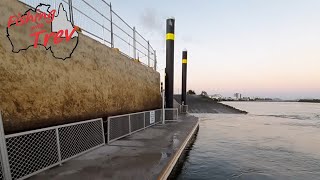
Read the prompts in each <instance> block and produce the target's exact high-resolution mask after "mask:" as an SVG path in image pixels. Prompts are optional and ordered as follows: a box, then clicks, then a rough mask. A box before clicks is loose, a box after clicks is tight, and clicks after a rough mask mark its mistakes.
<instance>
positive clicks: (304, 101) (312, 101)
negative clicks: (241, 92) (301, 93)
mask: <svg viewBox="0 0 320 180" xmlns="http://www.w3.org/2000/svg"><path fill="white" fill-rule="evenodd" d="M219 102H298V103H320V100H283V101H244V100H223V101H219Z"/></svg>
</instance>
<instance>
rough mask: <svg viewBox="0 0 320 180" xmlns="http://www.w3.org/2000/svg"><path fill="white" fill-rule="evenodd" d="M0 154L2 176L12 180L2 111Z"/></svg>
mask: <svg viewBox="0 0 320 180" xmlns="http://www.w3.org/2000/svg"><path fill="white" fill-rule="evenodd" d="M0 153H1V158H0V160H1V167H2V174H3V178H4V179H5V180H11V179H12V177H11V171H10V164H9V158H8V151H7V145H6V138H5V134H4V129H3V122H2V116H1V111H0Z"/></svg>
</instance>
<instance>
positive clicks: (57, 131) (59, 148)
mask: <svg viewBox="0 0 320 180" xmlns="http://www.w3.org/2000/svg"><path fill="white" fill-rule="evenodd" d="M56 138H57V148H58V159H59V162H60V166H62V163H61V147H60V138H59V130H58V128H56Z"/></svg>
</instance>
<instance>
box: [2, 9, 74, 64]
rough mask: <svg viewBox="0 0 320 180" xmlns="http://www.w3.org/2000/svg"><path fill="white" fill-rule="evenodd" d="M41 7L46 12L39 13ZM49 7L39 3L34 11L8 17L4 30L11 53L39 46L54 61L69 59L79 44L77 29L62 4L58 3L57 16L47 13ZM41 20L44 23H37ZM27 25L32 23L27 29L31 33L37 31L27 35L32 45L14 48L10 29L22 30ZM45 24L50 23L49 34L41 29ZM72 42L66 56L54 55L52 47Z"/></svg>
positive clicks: (54, 11) (52, 11)
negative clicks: (49, 54) (49, 53)
mask: <svg viewBox="0 0 320 180" xmlns="http://www.w3.org/2000/svg"><path fill="white" fill-rule="evenodd" d="M42 7H46V8H47V9H46V11H47V12H41V11H40V8H42ZM50 7H51V5H48V4H43V3H40V4H39V5H38V6H37V7H36V8H35V10H33V9H29V10H27V11H26V12H25V13H24V14H23V15H20V13H19V14H18V16H10V17H9V19H8V25H7V28H6V30H7V37H8V39H9V41H10V43H11V46H12V52H13V53H19V52H20V51H23V50H28V49H29V48H30V47H34V48H37V47H38V45H39V46H43V47H45V49H46V50H50V51H51V53H52V56H53V57H54V58H56V59H62V60H66V59H68V58H71V56H72V54H73V52H74V50H75V49H76V47H77V46H78V43H79V35H78V32H77V31H76V30H77V29H78V27H77V26H74V25H73V24H72V23H71V22H70V21H69V20H68V17H67V12H66V11H65V9H64V7H63V4H62V3H60V5H59V9H58V13H57V15H55V14H56V10H51V11H49V9H50ZM31 13H33V14H31ZM41 20H44V22H43V23H39V22H38V21H41ZM29 23H33V24H32V25H31V27H29V28H30V30H31V31H36V30H38V31H36V32H34V33H31V34H29V36H30V37H32V38H33V42H32V44H31V45H27V47H23V48H16V47H15V43H14V41H13V40H12V39H11V38H12V35H10V34H12V31H11V30H10V29H11V28H13V27H18V28H22V27H23V26H25V25H28V24H29ZM45 23H48V24H49V23H50V25H51V27H50V28H51V31H50V32H47V31H46V30H45V29H43V28H44V24H45ZM41 36H43V39H42V40H43V42H41V39H39V38H40V37H41ZM50 40H51V41H53V42H52V43H51V44H49V42H50ZM72 40H73V41H75V43H74V42H73V47H72V48H71V49H70V48H68V49H69V50H68V52H67V53H66V54H67V55H60V56H59V55H56V52H55V50H54V47H53V46H56V45H57V44H60V43H62V42H63V41H65V42H66V43H69V42H71V41H72ZM69 44H70V43H69Z"/></svg>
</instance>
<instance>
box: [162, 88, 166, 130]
mask: <svg viewBox="0 0 320 180" xmlns="http://www.w3.org/2000/svg"><path fill="white" fill-rule="evenodd" d="M164 92H165V90H164V89H163V90H162V124H163V125H164V124H165V121H166V110H165V109H164V98H165V97H164V94H165V93H164Z"/></svg>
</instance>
